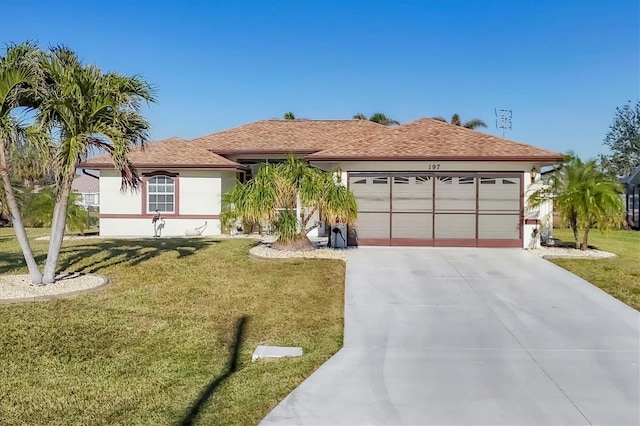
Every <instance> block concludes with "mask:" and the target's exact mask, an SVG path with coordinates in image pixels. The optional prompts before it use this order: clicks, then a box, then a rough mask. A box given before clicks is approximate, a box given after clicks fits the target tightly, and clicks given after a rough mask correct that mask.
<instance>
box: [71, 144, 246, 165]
mask: <svg viewBox="0 0 640 426" xmlns="http://www.w3.org/2000/svg"><path fill="white" fill-rule="evenodd" d="M129 160H130V161H131V163H133V165H134V166H135V167H153V168H160V167H176V168H222V169H235V168H240V167H242V166H240V165H239V164H238V163H236V162H234V161H231V160H229V159H227V158H224V157H221V156H220V155H218V154H215V153H213V152H211V151H208V150H206V149H205V148H203V147H201V146H198V145H196V144H193V143H191V142H187V141H185V140H183V139H180V138H177V137H171V138H168V139H163V140H160V141H157V142H151V143H148V144H146V145H145V146H144V148H136V149H135V150H133V151H131V153H130V154H129ZM81 167H86V168H93V169H105V168H112V167H113V163H112V162H111V159H110V158H109V156H108V155H103V156H100V157H96V158H92V159H90V160H88V161H86V162H85V163H83V164H82V165H81Z"/></svg>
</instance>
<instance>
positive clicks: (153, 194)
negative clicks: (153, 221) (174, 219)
mask: <svg viewBox="0 0 640 426" xmlns="http://www.w3.org/2000/svg"><path fill="white" fill-rule="evenodd" d="M175 191H176V186H175V183H174V182H173V179H171V178H170V177H168V176H155V177H153V178H151V179H150V180H149V181H148V182H147V212H149V213H154V212H155V211H156V210H157V211H159V212H160V213H173V212H174V211H175V199H176V198H175V197H176V194H175Z"/></svg>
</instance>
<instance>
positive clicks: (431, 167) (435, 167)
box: [427, 163, 440, 170]
mask: <svg viewBox="0 0 640 426" xmlns="http://www.w3.org/2000/svg"><path fill="white" fill-rule="evenodd" d="M427 170H440V163H434V164H429V165H428V166H427Z"/></svg>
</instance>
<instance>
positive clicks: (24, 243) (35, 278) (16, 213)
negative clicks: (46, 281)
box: [0, 142, 42, 284]
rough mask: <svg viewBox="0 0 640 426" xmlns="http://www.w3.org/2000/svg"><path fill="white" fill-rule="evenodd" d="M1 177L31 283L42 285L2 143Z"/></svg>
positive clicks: (0, 155)
mask: <svg viewBox="0 0 640 426" xmlns="http://www.w3.org/2000/svg"><path fill="white" fill-rule="evenodd" d="M0 175H2V183H3V184H4V193H5V195H6V199H7V204H8V205H9V211H10V212H11V222H12V224H13V230H14V232H15V233H16V238H17V239H18V243H19V244H20V248H21V249H22V255H23V256H24V260H25V262H26V263H27V268H28V269H29V275H31V282H32V283H33V284H42V273H41V272H40V269H39V268H38V264H37V263H36V260H35V258H34V257H33V251H32V250H31V245H29V237H27V231H25V229H24V225H23V224H22V216H21V215H20V208H19V207H18V202H17V201H16V197H15V194H14V193H13V187H12V186H11V180H10V179H9V173H8V172H7V158H6V156H5V153H4V143H3V142H0Z"/></svg>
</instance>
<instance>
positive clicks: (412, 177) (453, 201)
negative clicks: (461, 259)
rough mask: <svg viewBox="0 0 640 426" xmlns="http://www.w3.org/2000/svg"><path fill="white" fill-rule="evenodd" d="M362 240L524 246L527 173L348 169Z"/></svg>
mask: <svg viewBox="0 0 640 426" xmlns="http://www.w3.org/2000/svg"><path fill="white" fill-rule="evenodd" d="M349 188H350V189H351V190H352V191H353V192H354V194H355V195H356V198H357V199H358V210H359V213H358V222H357V225H356V230H357V233H358V238H359V241H360V244H362V245H424V246H452V247H456V246H478V247H522V234H521V223H522V209H523V205H522V199H523V193H522V176H521V175H520V174H504V173H476V174H469V173H461V174H436V173H415V174H382V173H376V174H371V173H369V174H364V173H360V174H358V173H352V174H350V175H349Z"/></svg>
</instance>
